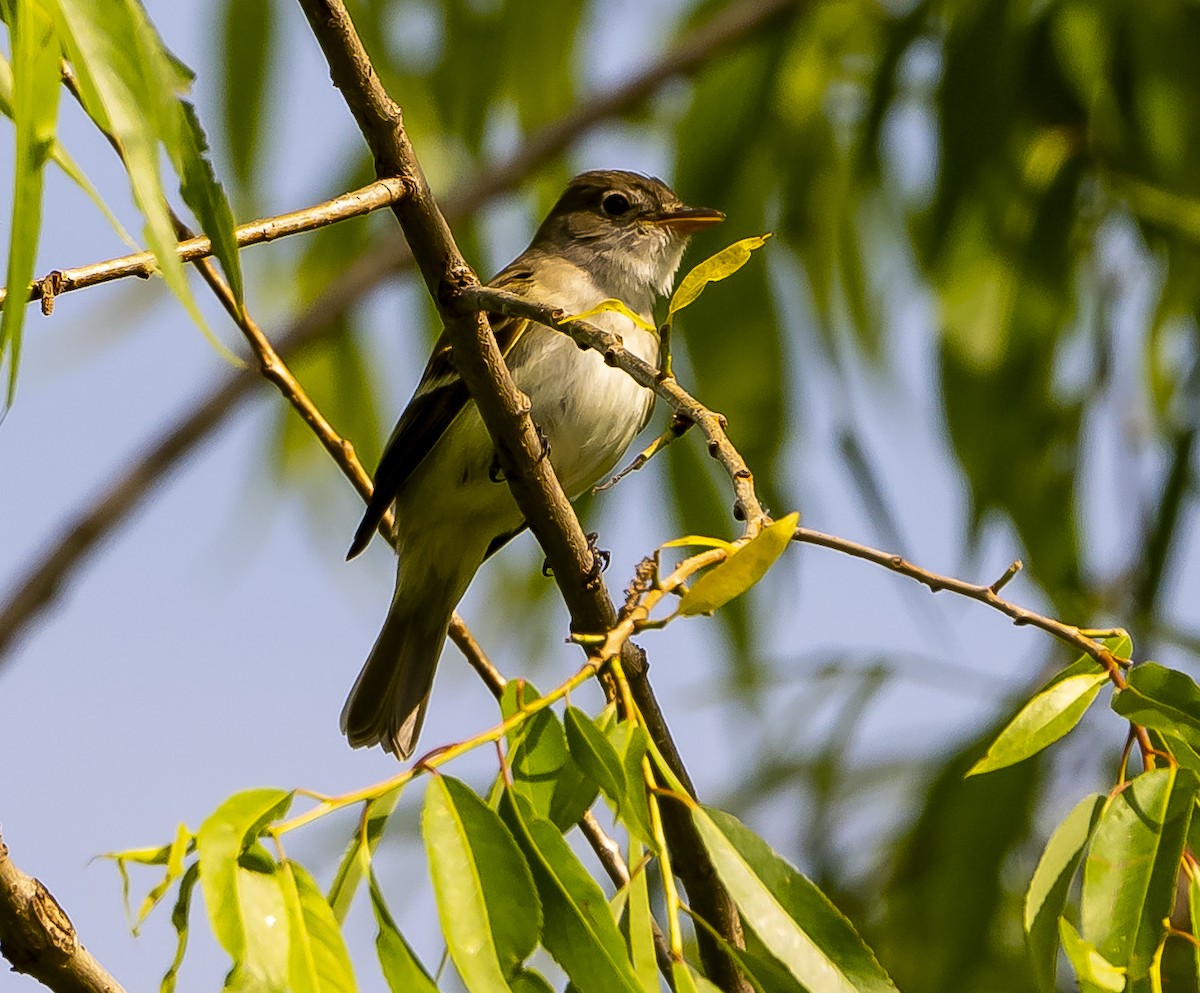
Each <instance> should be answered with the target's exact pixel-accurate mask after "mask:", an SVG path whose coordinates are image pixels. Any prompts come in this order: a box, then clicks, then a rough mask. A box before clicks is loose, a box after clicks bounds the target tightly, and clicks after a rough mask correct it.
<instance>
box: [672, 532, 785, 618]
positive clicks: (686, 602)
mask: <svg viewBox="0 0 1200 993" xmlns="http://www.w3.org/2000/svg"><path fill="white" fill-rule="evenodd" d="M798 520H800V515H799V514H797V513H791V514H788V515H787V517H784V518H781V519H780V520H778V521H775V522H773V523H771V524H769V525H767V526H766V527H765V528H763V529H762V530H761V531H760V532H759V533H758V534H756V535H755V536H754V537H753V538H752V539H751V540H750V541H748V542H747V543H746V544H745V545H743V546H741V547H740V548H739V549H738V550H737V551H736V552H734V553H733V554H732V555H730V556H729V558H727V559H726V560H725V561H724V562H720V563H718V564H717V565H715V566H713V567H712V568H711V569H709V570H708V572H706V573H704V575H702V576H701V577H700V578H699V579H697V580H696V582H695V583H694V584H693V585H692V588H691V589H690V590H688V591H687V593H685V594H684V595H683V597H682V599H680V601H679V613H680V614H682V615H683V616H685V617H687V616H689V615H692V614H711V613H712V612H713V611H714V610H716V609H717V608H718V607H722V606H724V605H725V604H727V603H728V602H729V601H730V600H732V599H734V597H739V596H741V595H742V594H743V593H745V592H746V591H747V590H748V589H750V587H751V586H753V585H754V584H755V583H757V582H758V581H759V580H760V579H762V578H763V576H765V575H766V574H767V570H768V569H770V568H771V566H772V565H774V563H775V560H776V559H778V558H779V556H781V555H782V554H783V553H784V551H785V550H786V549H787V547H788V544H789V543H790V542H791V540H792V534H793V532H794V531H795V530H796V522H797V521H798Z"/></svg>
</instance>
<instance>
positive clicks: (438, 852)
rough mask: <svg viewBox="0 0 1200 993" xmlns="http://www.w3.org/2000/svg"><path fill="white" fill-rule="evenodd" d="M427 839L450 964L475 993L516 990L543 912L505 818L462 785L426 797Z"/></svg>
mask: <svg viewBox="0 0 1200 993" xmlns="http://www.w3.org/2000/svg"><path fill="white" fill-rule="evenodd" d="M421 833H422V834H423V835H424V838H425V850H426V853H427V854H428V857H429V867H430V874H431V876H432V878H433V892H434V896H435V898H436V900H437V907H438V917H439V919H440V920H441V923H442V933H443V935H444V936H445V938H446V944H447V946H448V948H449V951H450V957H451V958H452V959H453V960H454V965H455V967H456V968H457V969H458V973H459V975H460V976H461V977H462V980H463V983H464V984H465V985H466V987H467V989H468V990H470V991H471V993H494V991H503V990H508V989H510V986H509V983H508V981H509V980H511V979H512V978H513V977H514V976H515V975H516V974H517V973H518V972H519V971H520V968H521V963H522V962H524V961H525V959H526V958H527V957H528V956H529V954H530V953H531V952H532V951H533V949H534V946H535V945H536V944H537V941H538V935H539V932H540V931H541V926H542V912H541V906H540V904H539V902H538V896H537V890H536V889H535V888H534V885H533V879H532V877H531V876H530V873H529V867H528V866H527V865H526V864H525V860H524V859H523V858H522V856H521V850H520V849H519V848H518V847H517V843H516V842H515V841H514V840H513V836H512V834H510V833H509V830H508V828H507V827H505V825H504V822H503V821H501V820H500V817H499V815H498V814H497V813H496V812H495V811H494V810H491V809H489V808H488V806H487V805H486V804H485V803H484V802H483V801H482V800H481V799H480V798H479V797H477V796H476V795H475V794H474V793H472V792H471V790H470V789H469V788H468V787H467V786H465V785H464V784H462V783H460V782H459V781H458V780H456V779H451V778H449V777H446V776H435V777H434V778H433V780H432V781H431V782H430V784H429V786H428V788H427V789H426V791H425V806H424V810H423V812H422V815H421Z"/></svg>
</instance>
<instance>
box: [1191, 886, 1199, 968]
mask: <svg viewBox="0 0 1200 993" xmlns="http://www.w3.org/2000/svg"><path fill="white" fill-rule="evenodd" d="M1188 920H1190V921H1191V922H1192V934H1193V935H1196V934H1200V876H1198V875H1197V873H1194V872H1193V873H1192V875H1191V876H1190V877H1189V878H1188ZM1192 962H1193V968H1194V969H1195V972H1196V978H1197V980H1200V948H1195V947H1194V948H1193V949H1192Z"/></svg>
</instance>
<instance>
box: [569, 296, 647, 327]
mask: <svg viewBox="0 0 1200 993" xmlns="http://www.w3.org/2000/svg"><path fill="white" fill-rule="evenodd" d="M608 311H613V312H615V313H618V314H620V315H622V316H623V317H628V318H629V319H630V320H631V321H633V323H634V324H636V325H637V326H638V327H639V328H643V329H644V330H646V331H657V330H658V328H656V327H655V326H654V325H653V324H651V323H650V322H649V321H648V320H646V318H644V317H642V316H641V315H640V314H635V313H634V312H633V311H632V310H630V309H629V307H628V306H627V305H626V304H624V303H622V302H621V301H620V300H617V299H616V298H615V297H609V298H608V299H607V300H601V301H600V302H599V303H598V304H596V306H594V307H592V308H591V309H590V310H585V311H583V312H582V313H580V314H572V315H571V316H570V317H560V318H559V323H561V324H566V323H568V322H569V321H586V320H587V319H588V318H589V317H595V316H596V315H597V314H603V313H606V312H608Z"/></svg>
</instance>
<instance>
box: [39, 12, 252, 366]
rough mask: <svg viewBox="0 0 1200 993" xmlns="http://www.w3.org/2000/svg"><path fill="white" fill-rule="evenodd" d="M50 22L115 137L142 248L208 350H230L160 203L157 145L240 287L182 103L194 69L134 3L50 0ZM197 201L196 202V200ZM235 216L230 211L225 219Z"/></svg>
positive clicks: (97, 116) (88, 101)
mask: <svg viewBox="0 0 1200 993" xmlns="http://www.w3.org/2000/svg"><path fill="white" fill-rule="evenodd" d="M54 3H55V4H56V6H57V8H58V17H57V19H56V24H57V27H58V31H59V34H60V35H61V37H62V38H63V41H64V44H65V46H66V49H67V57H68V58H69V60H70V62H71V65H72V67H73V69H74V70H75V75H76V78H77V79H78V82H79V90H80V94H81V96H82V102H83V106H84V109H85V110H86V111H87V113H88V115H89V116H90V117H91V118H92V120H94V121H95V122H96V124H97V125H98V126H99V127H100V128H101V129H102V130H104V131H107V132H109V133H111V134H112V135H114V136H115V137H116V138H117V139H118V140H119V142H120V145H121V151H122V155H123V157H124V161H125V167H126V171H127V173H128V176H129V183H130V188H131V190H132V193H133V199H134V202H135V203H136V204H137V206H138V209H139V210H140V211H141V212H142V216H143V217H144V218H145V220H146V227H145V231H144V235H145V239H146V244H147V247H148V248H149V249H150V251H152V252H153V253H154V258H155V262H156V263H157V265H158V271H159V272H160V273H161V275H162V277H163V279H164V280H165V281H166V284H167V286H168V287H169V288H170V289H171V292H172V293H174V294H175V296H176V297H177V298H178V300H179V301H180V303H181V304H183V307H184V309H185V310H186V311H187V313H188V314H189V316H190V317H191V318H192V320H193V321H194V322H195V324H196V326H197V327H199V328H200V329H201V331H203V332H204V334H205V336H206V337H207V338H208V339H209V341H210V342H211V343H212V344H213V346H214V347H215V348H217V349H218V350H219V351H221V352H222V353H223V354H225V355H226V356H227V357H229V356H230V353H229V351H228V349H226V348H225V347H224V346H223V345H221V343H220V342H219V341H218V339H217V338H216V337H215V336H214V335H213V333H212V331H211V329H209V327H208V324H207V323H206V322H205V320H204V317H203V316H202V315H201V313H200V309H199V307H198V306H197V305H196V301H195V299H194V297H193V296H192V292H191V289H190V287H189V285H188V281H187V276H186V273H185V272H184V266H183V263H182V262H180V260H179V257H178V256H177V255H176V253H175V245H176V241H177V239H176V231H175V226H174V224H173V223H172V221H171V215H170V210H169V209H168V207H167V199H166V193H165V191H164V188H163V181H162V173H161V170H160V168H159V151H160V148H161V149H165V151H166V152H167V155H168V156H169V157H170V159H171V161H172V163H173V164H174V165H175V167H176V170H177V171H179V173H180V176H181V178H182V179H183V180H184V183H185V185H186V186H188V187H189V189H190V194H188V193H185V196H190V199H189V206H192V207H193V209H194V210H197V208H199V209H198V210H197V217H198V219H199V220H200V222H201V226H202V227H204V229H205V233H206V234H207V235H209V237H210V238H212V239H213V246H214V250H215V249H216V248H217V245H218V244H219V245H220V246H221V249H220V252H219V254H218V258H219V259H220V262H221V265H222V268H224V269H225V271H226V275H227V276H228V277H229V279H230V285H231V286H233V287H234V288H235V290H236V289H237V288H238V287H240V284H241V280H240V276H239V275H237V273H238V268H237V257H236V254H234V255H232V256H231V255H230V254H229V252H228V244H229V239H230V237H231V231H232V229H231V228H227V226H226V225H225V223H224V221H225V220H227V219H228V218H225V219H223V218H222V217H221V216H219V211H214V210H210V209H208V205H206V204H205V202H204V200H205V199H206V198H207V199H209V200H210V201H211V204H216V203H218V202H223V201H224V194H222V193H220V192H219V189H216V190H214V189H213V188H212V186H211V183H210V180H211V175H206V170H207V169H208V165H207V163H204V162H202V161H199V160H198V157H200V156H201V155H202V153H201V151H200V147H201V145H202V144H203V141H202V139H201V138H200V137H199V136H198V135H197V134H196V133H195V129H194V127H193V123H194V120H193V119H190V118H189V112H188V111H187V110H185V108H184V105H183V102H182V99H181V98H182V95H183V94H184V93H185V92H186V91H187V89H188V86H189V85H190V83H191V78H192V77H191V73H190V72H189V71H188V70H187V69H186V68H185V67H184V66H183V65H182V64H181V63H180V62H179V61H178V60H176V59H175V58H174V57H173V56H172V55H171V54H170V52H168V51H167V49H166V47H165V46H164V45H163V43H162V39H161V38H160V37H159V36H158V33H157V32H156V31H155V30H154V27H153V25H152V24H151V23H150V21H149V19H148V18H147V16H146V12H145V10H144V9H143V8H142V6H141V5H140V4H139V3H137V2H136V0H54ZM193 201H194V202H193ZM231 216H232V215H229V217H231Z"/></svg>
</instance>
